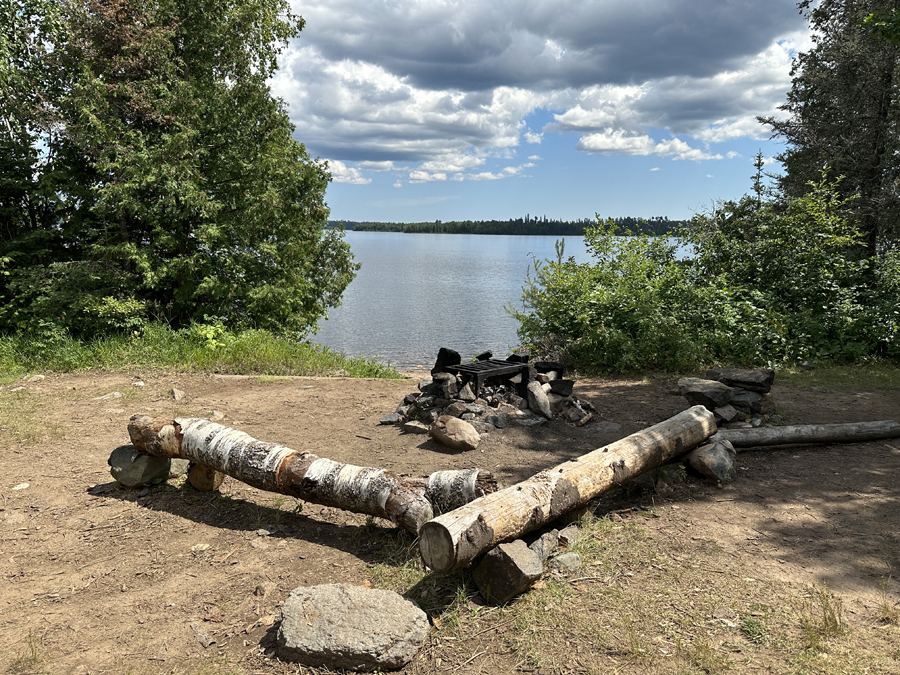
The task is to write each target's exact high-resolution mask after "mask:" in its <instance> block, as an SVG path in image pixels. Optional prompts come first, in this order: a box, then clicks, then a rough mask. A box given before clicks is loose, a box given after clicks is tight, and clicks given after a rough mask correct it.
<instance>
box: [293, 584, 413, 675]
mask: <svg viewBox="0 0 900 675" xmlns="http://www.w3.org/2000/svg"><path fill="white" fill-rule="evenodd" d="M281 615H282V619H281V625H280V626H279V627H278V635H277V646H276V652H277V654H278V657H279V658H281V659H283V660H285V661H293V662H296V663H302V664H305V665H308V666H313V667H316V668H328V669H346V670H354V671H358V672H360V671H361V672H367V671H372V670H397V669H399V668H402V667H403V666H405V665H406V664H407V663H409V662H410V661H411V660H412V658H413V657H414V656H415V655H416V653H417V652H418V651H419V649H421V647H422V644H423V643H424V642H425V638H426V637H427V635H428V631H429V625H428V617H427V616H426V614H425V612H423V611H422V610H421V609H419V607H418V606H417V605H416V604H415V603H413V602H411V601H409V600H406V599H405V598H403V597H401V596H400V595H398V594H397V593H394V592H393V591H385V590H379V589H370V588H365V587H363V586H353V585H351V584H325V585H322V586H309V587H301V588H295V589H294V590H293V591H291V594H290V595H289V596H288V598H287V600H285V602H284V605H283V606H282V608H281Z"/></svg>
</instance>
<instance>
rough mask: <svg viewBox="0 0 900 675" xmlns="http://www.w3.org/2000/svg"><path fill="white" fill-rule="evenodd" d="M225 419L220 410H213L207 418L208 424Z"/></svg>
mask: <svg viewBox="0 0 900 675" xmlns="http://www.w3.org/2000/svg"><path fill="white" fill-rule="evenodd" d="M224 419H225V413H223V412H222V411H220V410H213V411H212V413H211V414H210V416H209V421H210V422H221V421H222V420H224Z"/></svg>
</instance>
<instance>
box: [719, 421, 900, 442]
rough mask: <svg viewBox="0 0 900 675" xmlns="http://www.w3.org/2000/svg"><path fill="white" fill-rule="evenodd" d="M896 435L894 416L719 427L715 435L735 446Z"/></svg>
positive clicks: (897, 426) (898, 433) (899, 433)
mask: <svg viewBox="0 0 900 675" xmlns="http://www.w3.org/2000/svg"><path fill="white" fill-rule="evenodd" d="M897 437H900V424H898V423H897V422H895V421H894V420H880V421H877V422H850V423H847V424H802V425H795V426H785V427H756V428H754V429H721V430H719V432H718V433H717V434H716V438H721V439H722V440H726V441H729V442H730V443H731V444H732V445H733V446H734V447H735V448H750V447H755V446H765V445H788V444H791V443H861V442H863V441H877V440H879V439H881V438H897Z"/></svg>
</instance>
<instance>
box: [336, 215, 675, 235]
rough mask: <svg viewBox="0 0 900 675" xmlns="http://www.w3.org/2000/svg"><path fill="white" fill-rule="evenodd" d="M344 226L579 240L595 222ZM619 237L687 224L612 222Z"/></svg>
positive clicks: (654, 220) (671, 229)
mask: <svg viewBox="0 0 900 675" xmlns="http://www.w3.org/2000/svg"><path fill="white" fill-rule="evenodd" d="M341 222H343V225H344V228H345V229H348V230H358V231H360V232H410V233H416V234H515V235H550V236H554V237H567V236H576V237H580V236H582V235H583V234H584V231H585V229H586V228H588V227H590V226H591V225H595V224H596V223H597V220H596V219H595V218H582V219H580V220H552V219H549V218H547V217H546V216H543V217H541V218H532V217H531V216H530V215H526V216H525V217H524V218H515V219H510V220H448V221H443V220H435V221H434V222H430V223H379V222H368V221H367V222H357V221H354V220H344V221H337V220H330V221H328V225H329V226H330V227H337V226H338V225H340V224H341ZM613 222H615V224H616V234H651V235H669V234H674V233H675V231H676V230H677V229H678V228H679V227H680V226H681V225H684V224H686V223H687V222H688V221H686V220H669V219H668V218H666V217H664V216H656V217H653V218H633V217H630V216H627V217H624V218H613Z"/></svg>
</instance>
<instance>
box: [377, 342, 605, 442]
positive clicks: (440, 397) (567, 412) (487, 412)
mask: <svg viewBox="0 0 900 675" xmlns="http://www.w3.org/2000/svg"><path fill="white" fill-rule="evenodd" d="M492 357H493V355H492V354H491V352H489V351H488V352H484V353H482V354H479V355H478V356H477V357H476V359H478V360H480V361H486V360H489V359H491V358H492ZM505 361H506V362H509V363H519V364H522V366H523V367H522V370H521V372H519V373H516V374H513V375H496V376H491V377H488V378H487V379H486V381H485V383H484V384H483V386H482V387H481V389H480V390H479V391H478V394H477V395H476V393H475V391H474V382H472V381H470V380H469V379H467V378H466V376H465V375H458V374H454V373H451V372H448V371H447V368H452V367H453V366H457V365H459V364H460V363H461V362H462V359H461V358H460V355H459V353H458V352H455V351H453V350H452V349H447V348H443V347H442V348H441V350H440V351H439V352H438V357H437V360H436V362H435V365H434V367H433V368H432V369H431V379H429V380H423V381H421V382H419V384H418V387H417V388H418V391H416V392H413V393H410V394H408V395H407V396H406V397H405V398H404V399H403V402H402V403H400V405H399V406H398V407H397V410H396V411H395V412H394V413H392V414H390V415H385V416H384V417H382V418H381V420H380V421H381V423H382V424H397V425H400V426H401V428H402V429H403V431H405V432H406V433H421V434H426V433H427V434H431V436H432V437H433V438H434V439H435V440H437V441H438V442H439V443H442V444H444V445H446V446H448V447H450V448H452V449H455V450H471V449H474V448H475V447H476V446H477V445H478V441H479V439H480V437H481V434H485V433H489V432H490V431H493V430H496V429H505V428H506V427H509V426H511V425H513V424H518V425H522V426H534V425H537V424H542V423H544V422H546V421H547V420H549V419H552V418H554V417H559V418H560V419H563V420H565V421H566V422H569V423H571V424H574V425H577V426H583V425H584V424H587V423H588V422H590V421H591V420H592V419H593V417H594V414H595V413H596V409H595V408H594V406H593V405H592V404H591V403H590V401H586V400H583V399H578V398H576V397H574V396H573V395H572V390H573V387H574V384H575V382H574V381H573V380H566V379H563V375H564V372H565V366H564V365H563V364H561V363H553V362H546V361H538V362H535V363H529V362H528V356H527V355H525V354H511V355H510V356H508V357H506V359H505Z"/></svg>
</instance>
